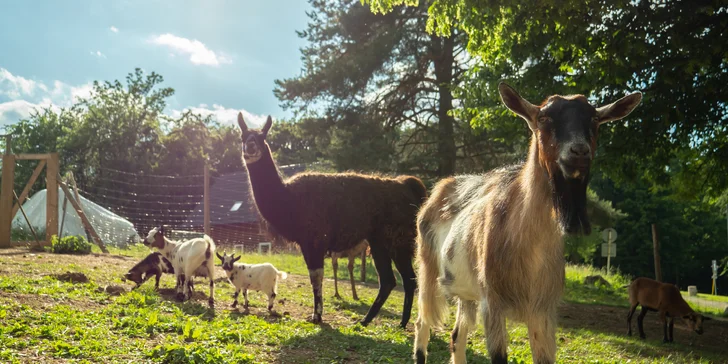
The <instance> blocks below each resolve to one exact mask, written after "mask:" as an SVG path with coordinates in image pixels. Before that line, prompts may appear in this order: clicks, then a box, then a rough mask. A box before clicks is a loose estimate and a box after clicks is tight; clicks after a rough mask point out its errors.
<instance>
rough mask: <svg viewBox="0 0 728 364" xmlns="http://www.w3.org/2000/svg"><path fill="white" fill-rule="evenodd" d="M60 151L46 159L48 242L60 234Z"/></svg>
mask: <svg viewBox="0 0 728 364" xmlns="http://www.w3.org/2000/svg"><path fill="white" fill-rule="evenodd" d="M58 171H59V166H58V153H50V154H49V155H48V159H47V160H46V243H47V244H50V242H51V239H52V238H53V235H56V236H58V180H59V179H58V177H59V175H58Z"/></svg>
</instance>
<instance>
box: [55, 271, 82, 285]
mask: <svg viewBox="0 0 728 364" xmlns="http://www.w3.org/2000/svg"><path fill="white" fill-rule="evenodd" d="M50 276H51V277H53V278H55V279H57V280H59V281H63V282H69V283H88V277H86V275H85V274H83V273H78V272H66V273H62V274H51V275H50Z"/></svg>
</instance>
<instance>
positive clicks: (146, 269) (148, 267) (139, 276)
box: [124, 252, 174, 289]
mask: <svg viewBox="0 0 728 364" xmlns="http://www.w3.org/2000/svg"><path fill="white" fill-rule="evenodd" d="M163 273H169V274H174V268H173V267H172V263H171V262H170V261H169V260H167V258H165V257H164V256H162V253H159V252H154V253H151V254H149V255H147V256H146V257H145V258H144V259H142V261H141V262H139V263H137V264H135V265H134V266H133V267H132V268H131V269H129V272H127V273H126V274H124V278H125V279H128V280H130V281H132V282H134V283H136V285H135V286H134V288H132V289H136V288H138V287H139V286H141V285H142V284H144V282H146V281H147V280H148V279H149V278H152V276H154V277H155V278H156V281H155V282H154V288H155V289H159V278H161V277H162V274H163Z"/></svg>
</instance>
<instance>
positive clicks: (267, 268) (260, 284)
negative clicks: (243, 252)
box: [215, 253, 288, 311]
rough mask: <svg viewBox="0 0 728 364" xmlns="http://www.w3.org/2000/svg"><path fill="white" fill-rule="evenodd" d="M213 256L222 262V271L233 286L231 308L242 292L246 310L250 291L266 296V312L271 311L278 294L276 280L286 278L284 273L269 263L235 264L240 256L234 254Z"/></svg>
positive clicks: (235, 305) (286, 275) (236, 303)
mask: <svg viewBox="0 0 728 364" xmlns="http://www.w3.org/2000/svg"><path fill="white" fill-rule="evenodd" d="M215 254H216V255H217V257H218V258H220V260H221V261H222V269H224V270H225V273H227V276H228V279H229V280H230V284H232V285H233V286H235V295H234V296H233V298H234V299H235V301H233V304H232V306H231V307H232V308H235V307H237V305H238V295H239V294H240V290H242V291H243V297H244V298H245V306H244V307H245V308H246V309H247V308H248V305H249V302H248V289H252V290H255V291H259V292H263V293H265V294H266V295H268V311H271V310H273V302H274V301H275V299H276V295H277V294H278V279H286V278H287V277H288V274H287V273H286V272H283V271H279V270H278V269H276V268H275V267H274V266H273V265H272V264H270V263H262V264H242V263H235V262H237V261H238V260H240V258H241V256H237V257H235V256H234V255H235V254H231V255H227V254H226V253H223V255H220V253H215Z"/></svg>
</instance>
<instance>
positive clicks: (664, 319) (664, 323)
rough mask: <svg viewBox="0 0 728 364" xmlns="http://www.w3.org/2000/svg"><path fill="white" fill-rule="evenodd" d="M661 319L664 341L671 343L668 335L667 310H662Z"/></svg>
mask: <svg viewBox="0 0 728 364" xmlns="http://www.w3.org/2000/svg"><path fill="white" fill-rule="evenodd" d="M660 321H661V322H662V342H663V343H669V342H670V339H668V337H667V313H666V312H665V311H661V312H660Z"/></svg>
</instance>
